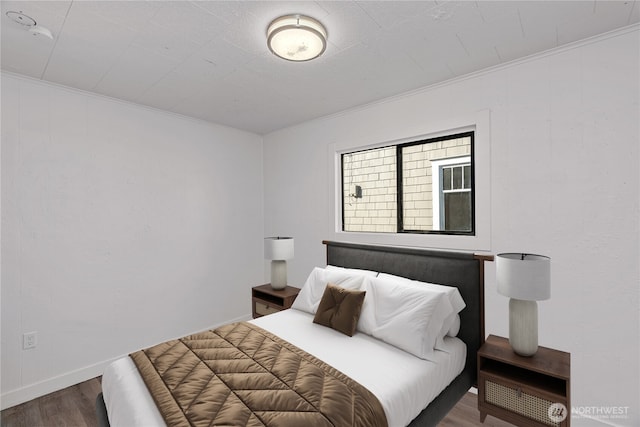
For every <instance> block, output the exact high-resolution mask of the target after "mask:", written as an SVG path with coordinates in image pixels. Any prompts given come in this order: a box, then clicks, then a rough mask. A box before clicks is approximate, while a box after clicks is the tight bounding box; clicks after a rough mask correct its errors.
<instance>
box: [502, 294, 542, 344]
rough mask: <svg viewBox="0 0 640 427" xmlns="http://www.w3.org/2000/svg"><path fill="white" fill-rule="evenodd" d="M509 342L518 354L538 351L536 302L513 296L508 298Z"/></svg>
mask: <svg viewBox="0 0 640 427" xmlns="http://www.w3.org/2000/svg"><path fill="white" fill-rule="evenodd" d="M509 344H511V348H513V351H515V352H516V353H517V354H519V355H520V356H533V355H534V354H536V352H537V351H538V303H537V302H535V301H523V300H519V299H515V298H511V299H510V300H509Z"/></svg>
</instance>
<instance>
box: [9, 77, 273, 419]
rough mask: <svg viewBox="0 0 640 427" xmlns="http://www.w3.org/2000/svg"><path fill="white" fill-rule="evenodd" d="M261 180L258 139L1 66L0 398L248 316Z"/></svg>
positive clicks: (257, 272) (259, 271)
mask: <svg viewBox="0 0 640 427" xmlns="http://www.w3.org/2000/svg"><path fill="white" fill-rule="evenodd" d="M261 181H262V138H261V137H259V136H257V135H253V134H250V133H246V132H240V131H237V130H233V129H229V128H225V127H222V126H216V125H212V124H208V123H204V122H201V121H197V120H192V119H187V118H184V117H180V116H176V115H172V114H169V113H163V112H159V111H155V110H151V109H147V108H143V107H138V106H135V105H132V104H127V103H124V102H117V101H114V100H110V99H107V98H103V97H100V96H95V95H88V94H85V93H82V92H78V91H71V90H67V89H64V88H61V87H56V86H52V85H47V84H42V83H38V82H35V81H33V80H26V79H22V78H17V77H14V76H11V75H5V74H3V75H2V404H3V406H7V405H11V404H14V403H16V402H19V401H22V400H28V399H30V398H33V397H35V395H37V394H42V393H46V392H49V391H52V390H55V389H57V388H61V387H64V386H67V385H70V384H73V383H74V382H76V381H81V380H83V379H87V378H91V377H93V376H97V375H99V374H101V372H102V367H103V366H104V363H105V362H106V361H108V360H110V359H111V358H114V357H117V356H120V355H123V354H127V353H128V352H131V351H133V350H136V349H139V348H141V347H143V346H148V345H151V344H154V343H157V342H159V341H162V340H166V339H169V338H174V337H176V336H180V335H184V334H186V333H190V332H194V331H197V330H201V329H204V328H206V327H209V326H211V325H214V324H220V323H223V322H226V321H228V320H229V319H234V318H238V317H241V316H246V315H248V314H249V313H250V297H249V296H250V287H251V286H252V285H255V284H256V283H261V282H262V277H263V264H264V260H263V254H262V237H263V233H262V229H263V223H262V186H261ZM32 331H37V333H38V345H37V347H36V348H35V349H31V350H22V334H23V333H26V332H32Z"/></svg>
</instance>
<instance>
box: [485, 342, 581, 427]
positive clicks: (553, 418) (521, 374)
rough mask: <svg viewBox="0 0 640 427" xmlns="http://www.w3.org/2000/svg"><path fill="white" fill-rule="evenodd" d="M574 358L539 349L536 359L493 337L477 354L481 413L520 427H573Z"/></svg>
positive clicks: (542, 348)
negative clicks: (571, 388) (516, 351)
mask: <svg viewBox="0 0 640 427" xmlns="http://www.w3.org/2000/svg"><path fill="white" fill-rule="evenodd" d="M570 383H571V355H570V354H569V353H565V352H564V351H558V350H553V349H550V348H546V347H539V348H538V352H537V353H536V354H535V355H534V356H532V357H523V356H519V355H517V354H516V353H514V352H513V350H512V349H511V346H510V345H509V340H508V339H506V338H502V337H497V336H494V335H489V337H488V338H487V340H486V341H485V343H484V344H483V345H482V347H480V350H478V409H479V410H480V421H481V422H484V420H485V418H486V417H487V415H493V416H494V417H497V418H501V419H503V420H505V421H508V422H510V423H512V424H515V425H517V426H557V427H569V425H570V422H571V399H570V393H569V392H570Z"/></svg>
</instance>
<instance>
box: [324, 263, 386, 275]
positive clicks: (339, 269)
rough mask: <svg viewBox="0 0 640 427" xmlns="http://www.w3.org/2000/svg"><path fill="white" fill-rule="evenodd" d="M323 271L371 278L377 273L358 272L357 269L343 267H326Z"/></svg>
mask: <svg viewBox="0 0 640 427" xmlns="http://www.w3.org/2000/svg"><path fill="white" fill-rule="evenodd" d="M325 270H333V271H342V272H344V273H349V274H354V275H355V274H359V275H361V276H371V277H376V276H377V275H378V272H377V271H371V270H360V269H359V268H344V267H338V266H336V265H327V266H326V267H325Z"/></svg>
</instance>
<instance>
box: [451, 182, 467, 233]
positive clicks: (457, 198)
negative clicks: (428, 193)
mask: <svg viewBox="0 0 640 427" xmlns="http://www.w3.org/2000/svg"><path fill="white" fill-rule="evenodd" d="M444 203H445V208H444V209H445V217H444V225H445V230H451V231H470V230H471V193H470V192H467V191H465V192H455V193H446V194H445V195H444Z"/></svg>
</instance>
